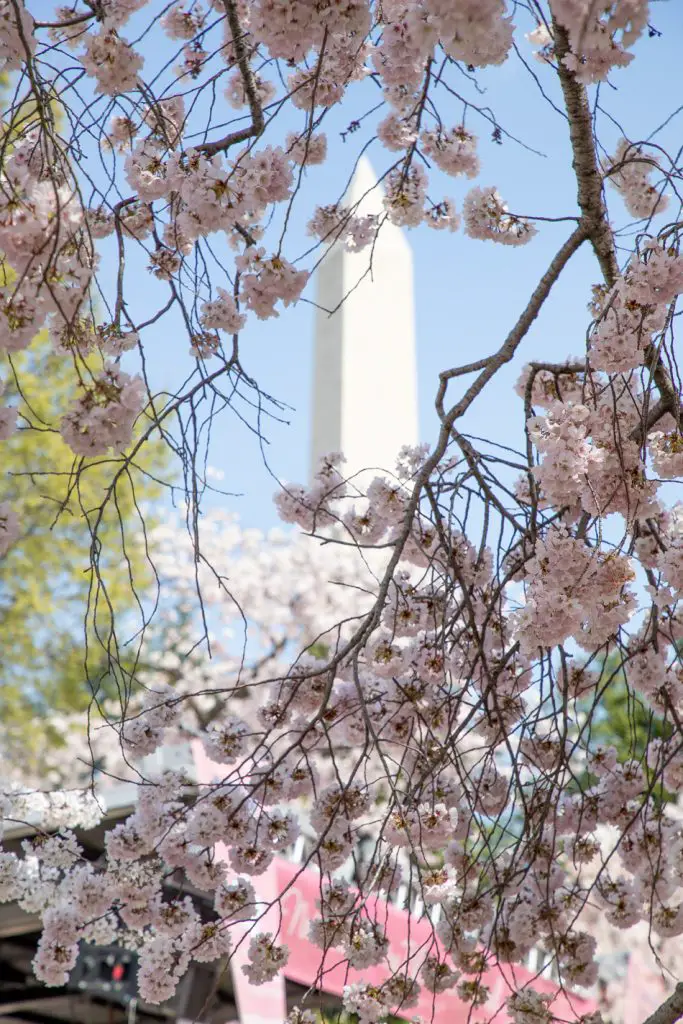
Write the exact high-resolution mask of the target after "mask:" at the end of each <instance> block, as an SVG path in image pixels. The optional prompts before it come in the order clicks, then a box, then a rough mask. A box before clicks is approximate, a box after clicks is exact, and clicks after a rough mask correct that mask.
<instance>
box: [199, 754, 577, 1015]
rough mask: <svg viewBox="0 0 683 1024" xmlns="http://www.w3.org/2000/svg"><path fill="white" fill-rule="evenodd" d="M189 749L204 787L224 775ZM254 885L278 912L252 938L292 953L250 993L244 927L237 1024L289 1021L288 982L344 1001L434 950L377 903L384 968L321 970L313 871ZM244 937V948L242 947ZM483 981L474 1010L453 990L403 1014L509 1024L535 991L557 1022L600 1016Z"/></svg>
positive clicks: (488, 977) (324, 965)
mask: <svg viewBox="0 0 683 1024" xmlns="http://www.w3.org/2000/svg"><path fill="white" fill-rule="evenodd" d="M194 746H195V749H194V756H195V765H196V770H197V781H198V782H200V783H201V782H204V783H208V782H210V781H212V780H213V779H215V778H216V777H220V776H221V775H222V771H221V769H220V768H219V766H218V765H214V764H213V763H212V762H211V761H209V759H208V758H207V757H206V754H205V753H204V751H203V748H202V747H201V745H200V744H199V743H197V744H195V745H194ZM251 881H252V884H253V886H254V888H255V890H256V894H257V897H258V899H259V900H261V901H263V902H264V903H273V904H275V905H274V906H273V907H272V908H271V909H270V910H269V911H268V913H267V914H266V915H265V917H263V918H262V919H261V920H260V921H259V924H258V929H257V930H258V931H259V932H260V931H270V932H272V933H273V934H277V938H278V942H281V943H286V945H287V946H288V947H289V961H288V963H287V966H286V968H285V971H284V975H285V977H278V978H276V979H275V980H274V981H272V982H270V983H268V984H265V985H259V986H253V985H250V984H249V982H248V980H247V978H246V976H245V975H244V973H243V972H242V970H241V966H242V964H243V963H244V962H245V961H246V951H247V946H248V944H249V935H248V934H245V933H246V932H248V931H249V929H250V928H253V925H250V924H248V923H247V924H246V925H244V926H241V927H242V935H240V934H239V933H237V934H235V944H236V947H237V948H236V949H235V953H234V956H233V959H232V964H233V985H234V991H235V996H236V1001H237V1006H238V1008H239V1014H240V1024H282V1022H283V1020H284V1018H285V1017H286V1015H287V1004H286V998H285V978H288V979H290V980H291V981H294V982H297V983H298V984H300V985H305V986H311V987H313V988H316V989H319V990H321V991H323V992H326V993H330V994H331V995H338V996H341V994H342V991H343V988H344V985H348V984H352V983H353V982H359V981H365V982H371V983H373V982H374V983H376V984H380V983H381V982H382V981H384V980H386V978H387V977H388V976H389V972H390V971H391V970H392V969H396V968H398V967H400V965H403V969H404V970H405V963H406V959H408V958H410V961H411V965H410V967H411V973H412V974H415V973H416V971H417V968H418V967H419V966H420V965H421V963H422V962H423V960H424V958H425V956H426V955H427V952H428V951H433V949H434V936H433V931H432V927H431V925H430V923H429V922H428V921H427V920H425V919H424V918H422V919H417V918H415V917H414V916H413V915H412V914H410V913H408V911H406V910H400V909H399V908H398V907H395V906H394V905H393V904H391V903H388V902H386V901H384V900H376V901H375V903H374V905H372V906H369V907H368V910H369V911H370V912H371V913H372V914H373V915H375V916H376V918H377V920H379V921H380V922H381V923H382V925H383V927H384V930H385V933H386V935H387V938H388V940H389V951H388V958H387V959H388V964H387V965H380V966H378V967H372V968H369V969H368V970H365V971H355V970H352V969H349V968H348V966H347V965H346V964H345V963H344V962H343V961H342V959H341V955H340V954H335V952H334V951H331V952H330V953H328V954H327V956H326V958H325V960H324V962H321V958H322V952H321V950H320V949H319V947H318V946H315V945H314V944H313V943H312V942H310V941H309V939H308V930H309V926H310V923H311V921H312V919H313V918H314V917H317V916H318V908H317V906H316V900H317V899H318V898H319V896H320V874H319V873H318V871H317V870H315V869H314V868H312V867H302V866H301V865H299V864H295V863H292V862H291V861H288V860H285V859H284V858H282V857H276V858H275V859H274V860H273V862H272V864H271V866H270V868H269V869H268V870H267V871H265V872H264V873H263V874H262V875H258V876H256V877H254V878H252V880H251ZM278 897H280V898H279V900H278ZM276 901H277V902H276ZM241 937H243V938H244V940H245V941H243V942H240V941H239V940H240V938H241ZM482 980H483V983H484V984H485V985H486V986H487V987H488V988H489V989H490V995H489V998H488V1000H487V1002H486V1004H485V1005H484V1006H482V1007H479V1008H478V1009H477V1010H473V1009H472V1006H471V1004H469V1003H465V1002H463V1001H462V1000H461V999H459V998H458V996H457V994H456V992H455V990H453V989H451V990H449V991H446V992H443V993H441V994H440V995H439V996H438V998H437V999H436V1000H434V999H433V997H432V996H430V995H429V993H427V992H425V991H424V990H423V992H422V995H421V998H420V1001H419V1003H418V1005H417V1006H416V1007H414V1008H411V1009H410V1010H406V1011H405V1016H407V1017H412V1016H415V1015H419V1016H421V1017H422V1018H423V1019H424V1020H425V1021H431V1022H432V1024H477V1022H483V1021H488V1020H491V1018H492V1017H494V1016H495V1019H496V1022H500V1024H506V1022H507V1021H508V1020H509V1018H508V1016H507V1013H506V1012H505V1005H504V1004H505V1000H506V998H507V996H508V995H509V994H510V992H511V990H512V989H513V988H514V987H515V986H516V987H517V988H520V987H522V986H523V985H525V984H527V983H532V985H533V987H534V988H535V989H536V990H537V991H539V992H553V993H557V997H556V999H555V1000H554V1001H553V1004H552V1011H553V1013H554V1015H555V1016H556V1017H558V1018H560V1019H562V1020H566V1021H572V1020H575V1019H577V1018H578V1017H580V1016H582V1015H583V1014H586V1013H591V1012H593V1011H594V1010H595V1009H597V1007H596V1004H595V1003H594V1002H593V1001H591V1000H587V999H583V998H581V997H580V996H574V995H571V994H569V993H563V992H560V991H559V990H558V987H557V985H556V984H554V983H553V982H551V981H547V980H546V979H544V978H536V977H535V976H534V975H532V973H531V972H530V971H528V970H526V969H525V968H523V967H519V966H514V967H513V966H505V967H500V968H494V969H492V970H489V971H487V972H486V973H485V974H484V976H483V979H482Z"/></svg>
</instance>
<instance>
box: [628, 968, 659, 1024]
mask: <svg viewBox="0 0 683 1024" xmlns="http://www.w3.org/2000/svg"><path fill="white" fill-rule="evenodd" d="M668 995H669V992H668V991H667V989H666V986H665V985H664V982H663V980H662V976H661V974H660V973H659V971H658V970H657V969H656V967H655V966H654V965H653V963H652V961H651V960H650V961H649V962H648V960H646V959H645V958H644V957H643V956H642V955H641V954H640V953H633V954H632V955H631V957H630V959H629V962H628V972H627V975H626V998H625V999H624V1018H623V1024H643V1021H644V1020H647V1018H648V1017H649V1016H650V1014H651V1013H653V1012H654V1011H655V1010H656V1009H657V1007H658V1006H660V1005H661V1004H662V1003H663V1002H664V1000H665V999H666V998H667V996H668Z"/></svg>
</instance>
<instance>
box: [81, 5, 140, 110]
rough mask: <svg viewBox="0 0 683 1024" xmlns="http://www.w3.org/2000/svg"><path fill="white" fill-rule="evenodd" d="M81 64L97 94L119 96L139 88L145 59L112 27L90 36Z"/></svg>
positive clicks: (103, 27)
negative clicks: (138, 84)
mask: <svg viewBox="0 0 683 1024" xmlns="http://www.w3.org/2000/svg"><path fill="white" fill-rule="evenodd" d="M84 45H85V51H84V53H83V56H82V57H81V63H82V64H83V68H84V69H85V71H86V72H87V74H89V75H91V76H92V77H93V78H94V79H95V81H96V86H95V88H96V90H97V92H100V93H103V94H104V95H105V96H118V95H119V94H120V93H122V92H130V90H131V89H134V88H135V87H136V85H137V81H138V74H139V73H140V71H141V70H142V67H143V65H144V59H143V58H142V57H141V55H140V54H139V53H137V52H136V50H134V49H133V47H132V46H131V45H130V43H128V42H127V40H125V39H124V38H123V37H122V36H120V35H119V34H118V32H117V30H116V28H114V26H113V25H111V23H110V24H109V25H108V26H107V25H106V24H103V26H102V28H101V29H100V31H99V32H93V33H91V34H90V33H89V34H88V36H87V39H86V41H85V44H84Z"/></svg>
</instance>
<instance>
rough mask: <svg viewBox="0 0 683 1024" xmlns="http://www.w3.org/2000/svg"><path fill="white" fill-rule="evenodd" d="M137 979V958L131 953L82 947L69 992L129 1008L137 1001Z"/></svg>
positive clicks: (120, 950)
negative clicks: (133, 1000)
mask: <svg viewBox="0 0 683 1024" xmlns="http://www.w3.org/2000/svg"><path fill="white" fill-rule="evenodd" d="M137 976H138V958H137V956H136V954H135V953H132V952H131V951H130V950H128V949H122V948H121V947H120V946H89V945H85V944H83V945H82V946H81V951H80V953H79V956H78V960H77V961H76V966H75V967H74V969H73V971H72V972H71V977H70V978H69V982H68V984H67V989H69V990H70V991H72V992H73V991H76V992H83V993H84V994H86V995H90V996H97V997H98V998H99V999H103V1000H105V1001H106V1002H111V1003H117V1004H118V1005H120V1006H127V1005H128V1003H129V1002H130V1001H131V999H134V998H135V993H136V991H137Z"/></svg>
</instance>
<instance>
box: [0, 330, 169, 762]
mask: <svg viewBox="0 0 683 1024" xmlns="http://www.w3.org/2000/svg"><path fill="white" fill-rule="evenodd" d="M3 369H4V371H5V372H4V373H3V376H4V377H5V397H4V400H5V401H7V402H9V403H10V404H13V405H16V406H17V408H18V410H19V416H18V424H19V429H18V430H17V432H16V433H15V434H14V435H13V436H12V437H11V438H10V439H9V440H7V441H5V442H3V453H4V462H3V467H2V477H3V480H2V496H3V499H4V500H6V501H8V502H9V503H10V505H11V506H12V508H13V509H14V510H15V511H16V512H17V513H18V515H19V518H20V522H21V526H22V531H21V535H20V537H19V539H18V540H17V541H16V542H15V543H14V545H13V546H12V547H11V548H10V550H9V551H8V552H7V554H6V556H5V557H4V558H3V559H2V560H0V633H1V635H2V637H3V644H2V647H1V648H0V721H1V722H2V725H3V730H4V734H5V735H4V736H3V740H2V743H3V746H4V747H7V746H10V747H12V746H13V745H14V744H17V745H20V746H21V748H22V751H23V753H24V754H25V755H27V756H30V757H37V756H38V754H39V752H40V750H41V748H42V746H43V744H44V743H45V742H46V741H47V742H49V743H52V744H54V743H58V742H59V730H58V727H55V720H54V718H53V716H54V715H55V714H56V715H58V716H59V715H61V714H69V713H70V712H74V711H83V710H85V709H86V708H87V706H88V703H89V701H90V700H91V699H92V693H93V687H98V686H99V687H100V690H101V688H102V686H103V685H104V686H105V688H106V685H107V683H109V684H112V683H113V682H114V679H113V677H112V675H111V672H110V671H108V669H110V668H111V664H113V663H115V662H116V661H117V660H118V659H119V658H120V657H121V653H120V652H121V648H122V644H123V643H124V642H125V640H126V639H127V638H128V637H127V636H126V635H124V634H123V633H119V629H123V628H125V624H126V622H128V623H129V624H130V623H131V622H132V621H133V619H132V616H131V614H130V613H131V612H134V611H136V610H137V613H138V615H139V612H140V609H139V607H137V599H136V594H141V593H143V592H144V590H145V588H148V587H149V585H150V584H151V583H152V582H153V572H152V569H151V566H150V564H149V561H148V559H147V555H146V550H145V520H144V519H143V516H142V514H141V505H142V506H148V505H149V503H150V501H151V500H152V499H155V498H157V497H158V496H159V494H160V490H161V488H160V486H159V485H158V484H157V483H156V482H155V480H154V479H152V477H151V476H149V475H147V472H146V471H145V467H144V466H140V465H138V464H137V463H134V464H133V465H132V466H129V467H126V468H124V463H123V460H122V459H121V458H120V457H114V456H112V457H111V458H100V459H90V460H85V461H81V460H74V456H73V453H72V452H71V451H70V449H69V448H68V446H67V445H66V444H65V442H64V441H63V440H62V438H61V435H60V434H59V431H58V429H57V428H58V423H59V417H60V416H61V415H62V414H63V413H64V412H65V410H66V409H67V408H68V406H69V404H70V402H71V401H72V399H73V397H74V396H75V394H76V386H77V377H76V375H75V373H74V366H73V362H72V361H71V360H70V358H69V357H68V356H65V355H64V354H63V353H60V352H57V351H56V350H55V348H54V346H53V344H52V343H51V342H50V341H49V339H48V338H47V337H46V335H45V333H44V332H43V333H42V334H41V335H39V336H38V337H37V338H36V339H34V341H33V343H32V345H31V346H30V347H29V348H28V349H27V350H26V351H24V352H21V353H18V354H15V355H13V356H12V357H11V361H8V360H7V359H5V366H4V367H3ZM151 458H152V459H153V460H154V464H153V466H151V469H152V470H153V472H154V476H155V477H156V476H157V474H159V473H160V472H163V465H164V462H165V460H164V456H163V453H162V450H161V446H159V447H157V448H156V450H155V451H154V454H153V455H151ZM146 459H147V463H146V466H147V467H150V455H149V454H147V456H146ZM105 499H106V500H105ZM96 524H97V543H96V545H94V547H93V554H94V555H95V556H96V561H97V571H96V572H94V571H93V568H92V565H91V564H89V560H88V557H87V552H88V551H89V550H90V549H91V545H92V534H93V530H94V528H95V525H96ZM146 525H149V523H148V522H147V523H146ZM115 623H116V624H117V625H116V630H115V631H114V624H115ZM105 647H106V649H107V651H108V653H105V649H104V648H105ZM86 652H87V653H88V659H87V660H88V664H87V668H86ZM110 658H111V661H110ZM119 682H120V680H119Z"/></svg>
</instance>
